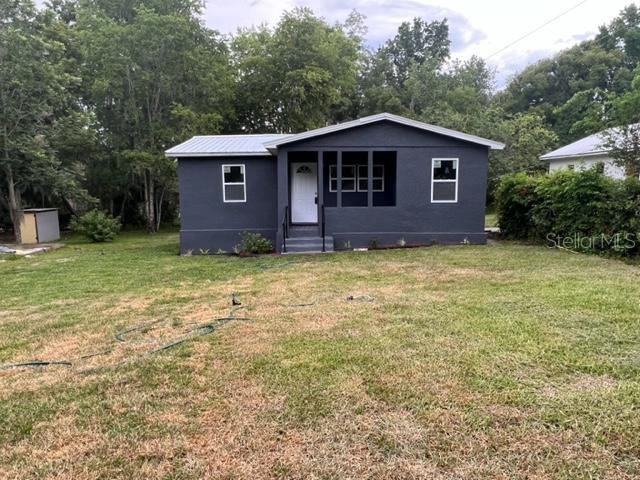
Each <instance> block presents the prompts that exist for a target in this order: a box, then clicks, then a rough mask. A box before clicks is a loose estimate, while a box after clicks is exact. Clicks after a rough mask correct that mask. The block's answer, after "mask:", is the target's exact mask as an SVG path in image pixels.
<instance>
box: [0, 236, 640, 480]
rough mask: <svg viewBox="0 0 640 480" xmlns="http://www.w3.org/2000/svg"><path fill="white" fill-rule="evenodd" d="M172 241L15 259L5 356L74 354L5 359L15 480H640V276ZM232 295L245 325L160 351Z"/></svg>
mask: <svg viewBox="0 0 640 480" xmlns="http://www.w3.org/2000/svg"><path fill="white" fill-rule="evenodd" d="M97 249H99V250H100V251H101V252H102V253H100V254H99V255H97V254H96V250H97ZM174 250H175V237H173V236H158V237H155V238H154V239H153V240H151V239H148V238H146V237H144V236H136V235H131V236H130V237H127V236H124V238H123V239H122V240H120V241H119V242H117V243H115V244H113V245H108V246H101V247H92V246H84V245H72V246H71V247H67V248H66V249H63V250H60V251H56V252H52V253H48V254H46V255H43V256H40V257H38V259H37V260H38V261H37V263H36V262H33V263H29V260H30V259H20V260H17V261H11V262H4V263H3V264H2V265H0V275H1V274H3V273H4V274H6V275H5V276H4V278H7V279H8V282H9V286H8V288H9V289H10V290H11V291H12V292H14V293H16V295H13V294H12V295H11V296H10V297H5V298H0V363H12V362H18V361H22V360H28V359H33V358H41V359H73V365H72V366H70V367H67V366H56V367H47V368H33V369H11V370H3V371H0V418H2V419H3V422H0V478H7V479H8V478H51V479H53V478H65V479H66V478H69V479H71V478H73V479H93V478H152V479H153V478H157V479H161V478H212V479H219V478H251V479H261V478H265V479H266V478H291V479H303V478H305V479H306V478H318V479H321V478H371V479H379V478H382V479H405V478H425V479H426V478H429V479H455V478H474V479H475V478H505V479H507V478H551V477H555V478H589V477H591V478H612V479H614V478H615V479H618V478H622V479H624V478H636V477H638V476H640V466H639V464H638V458H639V457H640V443H639V440H638V436H637V433H636V432H637V430H638V428H640V420H639V418H638V415H637V408H638V403H639V402H638V400H639V399H640V381H639V380H638V378H639V376H638V373H640V372H638V370H639V369H640V367H638V363H637V358H638V353H639V350H638V344H639V342H638V340H640V338H639V336H640V333H639V331H640V329H638V327H639V326H640V324H639V320H638V319H639V318H640V315H638V314H639V313H640V311H639V310H640V306H639V305H638V304H637V302H636V301H634V300H633V299H635V298H637V296H638V293H640V292H639V291H638V290H640V284H639V283H638V282H637V279H638V271H637V268H636V267H634V266H627V265H623V264H619V263H615V262H611V261H607V260H602V259H598V258H593V257H583V256H576V255H566V254H562V253H559V252H553V251H549V250H545V249H542V248H533V247H519V246H513V245H497V246H493V247H465V248H431V249H420V250H407V251H402V250H398V251H388V252H372V253H367V254H336V255H331V256H313V257H288V258H284V257H281V258H277V257H274V258H260V259H251V258H250V259H236V258H204V257H191V258H179V257H177V256H175V255H174V254H173V252H174ZM153 271H155V272H162V274H161V275H152V274H151V273H150V272H153ZM61 284H65V288H64V289H60V288H59V286H60V285H61ZM596 285H597V286H596ZM232 292H237V293H238V295H239V297H240V298H241V300H242V302H243V307H244V308H242V309H240V310H238V311H236V312H235V315H236V316H237V317H239V319H238V320H236V321H232V322H230V323H228V324H226V325H224V326H222V327H221V328H220V329H219V330H217V331H216V332H215V333H213V334H211V335H207V336H201V337H198V338H195V339H192V340H190V341H188V342H186V343H184V344H182V345H180V346H179V347H176V348H174V349H171V350H167V351H165V352H162V353H159V354H150V352H151V351H152V350H153V349H155V348H158V347H159V346H161V345H165V344H167V343H169V342H171V341H172V340H175V339H179V338H183V337H185V336H188V335H190V333H189V332H190V331H192V329H193V328H194V327H197V326H198V325H201V324H204V323H208V322H211V321H212V320H213V319H214V318H218V317H224V316H227V315H228V314H229V312H230V296H231V293H232ZM349 296H353V297H354V299H353V300H349V299H348V297H349ZM245 317H246V318H247V320H243V319H241V318H245ZM128 329H133V330H131V331H130V332H128V333H126V334H124V336H123V338H124V341H118V340H117V339H116V338H115V335H116V334H117V333H118V332H122V331H126V330H128ZM100 352H104V353H101V354H100V355H96V356H92V357H90V358H85V359H80V358H79V357H82V356H85V355H88V354H91V353H100Z"/></svg>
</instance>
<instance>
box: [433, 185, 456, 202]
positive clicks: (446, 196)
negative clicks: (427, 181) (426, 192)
mask: <svg viewBox="0 0 640 480" xmlns="http://www.w3.org/2000/svg"><path fill="white" fill-rule="evenodd" d="M432 185H433V199H434V200H435V201H442V200H449V201H452V202H453V201H455V199H456V182H434V183H433V184H432Z"/></svg>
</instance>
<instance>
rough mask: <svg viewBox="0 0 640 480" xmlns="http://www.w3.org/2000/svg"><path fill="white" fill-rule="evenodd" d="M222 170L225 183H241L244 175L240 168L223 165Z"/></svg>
mask: <svg viewBox="0 0 640 480" xmlns="http://www.w3.org/2000/svg"><path fill="white" fill-rule="evenodd" d="M223 169H224V181H225V183H243V182H244V173H243V170H244V169H243V168H242V166H240V165H238V166H230V165H225V166H224V167H223Z"/></svg>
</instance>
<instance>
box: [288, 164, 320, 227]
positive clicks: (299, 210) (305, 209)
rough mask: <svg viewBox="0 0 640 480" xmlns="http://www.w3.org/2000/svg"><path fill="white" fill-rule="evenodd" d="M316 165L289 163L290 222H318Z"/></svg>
mask: <svg viewBox="0 0 640 480" xmlns="http://www.w3.org/2000/svg"><path fill="white" fill-rule="evenodd" d="M317 195H318V165H317V164H316V163H311V162H310V163H297V162H296V163H292V164H291V223H318V205H317V204H316V197H317Z"/></svg>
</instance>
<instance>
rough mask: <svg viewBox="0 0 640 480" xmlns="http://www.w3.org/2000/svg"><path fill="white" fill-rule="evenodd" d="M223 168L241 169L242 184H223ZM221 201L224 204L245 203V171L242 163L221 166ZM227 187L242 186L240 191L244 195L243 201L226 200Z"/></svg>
mask: <svg viewBox="0 0 640 480" xmlns="http://www.w3.org/2000/svg"><path fill="white" fill-rule="evenodd" d="M225 167H240V168H242V179H243V180H244V181H243V182H225V181H224V168H225ZM221 172H222V201H223V202H224V203H246V202H247V169H246V168H245V166H244V163H234V164H225V165H222V168H221ZM227 185H242V191H243V193H244V195H243V196H244V199H243V200H227V189H226V188H225V187H226V186H227Z"/></svg>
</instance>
